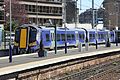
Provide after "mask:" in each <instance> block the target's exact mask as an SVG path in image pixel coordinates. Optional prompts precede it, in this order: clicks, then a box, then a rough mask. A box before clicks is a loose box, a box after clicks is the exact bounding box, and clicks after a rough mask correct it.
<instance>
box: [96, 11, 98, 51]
mask: <svg viewBox="0 0 120 80" xmlns="http://www.w3.org/2000/svg"><path fill="white" fill-rule="evenodd" d="M97 39H98V32H97V10H96V49H98V42H97Z"/></svg>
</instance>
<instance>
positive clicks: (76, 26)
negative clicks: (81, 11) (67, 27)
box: [75, 0, 78, 28]
mask: <svg viewBox="0 0 120 80" xmlns="http://www.w3.org/2000/svg"><path fill="white" fill-rule="evenodd" d="M77 1H78V0H76V2H75V28H77Z"/></svg>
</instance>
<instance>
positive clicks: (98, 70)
mask: <svg viewBox="0 0 120 80" xmlns="http://www.w3.org/2000/svg"><path fill="white" fill-rule="evenodd" d="M116 70H120V59H119V58H117V59H115V60H113V61H109V62H107V63H103V64H99V65H96V66H94V67H91V68H89V69H85V70H82V71H80V72H76V73H72V74H70V75H67V76H65V77H61V78H59V79H58V80H106V79H105V78H104V79H102V77H104V76H105V75H108V74H110V73H111V72H115V71H116ZM112 76H113V75H112ZM107 77H110V76H107ZM107 80H110V79H107ZM112 80H114V79H112Z"/></svg>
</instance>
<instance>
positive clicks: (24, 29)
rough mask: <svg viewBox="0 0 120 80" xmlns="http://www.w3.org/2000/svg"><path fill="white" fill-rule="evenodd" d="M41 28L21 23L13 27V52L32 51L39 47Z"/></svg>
mask: <svg viewBox="0 0 120 80" xmlns="http://www.w3.org/2000/svg"><path fill="white" fill-rule="evenodd" d="M40 36H41V30H40V29H39V28H38V27H36V26H33V25H22V26H20V27H18V28H16V29H15V40H14V48H13V50H14V53H15V54H17V53H28V52H34V51H36V50H37V49H38V48H39V44H40V40H41V39H40Z"/></svg>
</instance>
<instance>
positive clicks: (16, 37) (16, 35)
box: [15, 30, 20, 43]
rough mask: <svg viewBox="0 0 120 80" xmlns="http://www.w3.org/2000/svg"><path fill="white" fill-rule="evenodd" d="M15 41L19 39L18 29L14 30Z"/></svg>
mask: <svg viewBox="0 0 120 80" xmlns="http://www.w3.org/2000/svg"><path fill="white" fill-rule="evenodd" d="M15 41H16V42H17V43H18V42H19V41H20V31H19V30H16V31H15Z"/></svg>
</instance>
